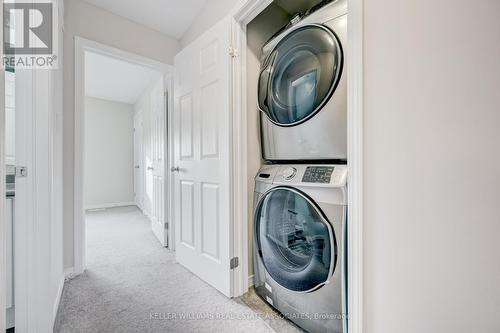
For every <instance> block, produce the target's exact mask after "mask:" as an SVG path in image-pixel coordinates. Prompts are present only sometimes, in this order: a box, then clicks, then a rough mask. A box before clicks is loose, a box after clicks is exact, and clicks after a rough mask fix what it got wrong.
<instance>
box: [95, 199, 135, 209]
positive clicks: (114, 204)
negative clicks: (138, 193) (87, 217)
mask: <svg viewBox="0 0 500 333" xmlns="http://www.w3.org/2000/svg"><path fill="white" fill-rule="evenodd" d="M135 205H136V204H135V202H133V201H130V202H112V203H104V204H97V205H88V206H85V210H91V209H104V208H113V207H125V206H135Z"/></svg>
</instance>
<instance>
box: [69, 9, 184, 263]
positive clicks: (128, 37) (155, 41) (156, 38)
mask: <svg viewBox="0 0 500 333" xmlns="http://www.w3.org/2000/svg"><path fill="white" fill-rule="evenodd" d="M65 6H66V8H65V11H64V13H65V14H64V19H65V31H64V57H65V63H64V254H65V256H64V266H65V267H66V268H70V267H73V256H74V254H73V253H74V252H73V214H74V211H73V193H74V188H73V169H74V151H73V145H74V133H73V129H74V36H80V37H84V38H87V39H91V40H94V41H97V42H100V43H103V44H106V45H110V46H113V47H116V48H119V49H123V50H126V51H129V52H132V53H136V54H139V55H142V56H145V57H148V58H151V59H154V60H158V61H161V62H164V63H167V64H172V63H173V58H174V55H175V54H176V53H177V51H178V49H179V43H178V41H177V40H175V39H173V38H171V37H169V36H166V35H164V34H161V33H159V32H157V31H154V30H151V29H148V28H146V27H144V26H142V25H140V24H138V23H135V22H132V21H130V20H127V19H125V18H123V17H120V16H117V15H114V14H111V13H110V12H107V11H105V10H102V9H99V8H97V7H94V6H92V5H90V4H88V3H86V2H83V1H80V0H66V2H65Z"/></svg>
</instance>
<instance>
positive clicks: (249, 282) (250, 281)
mask: <svg viewBox="0 0 500 333" xmlns="http://www.w3.org/2000/svg"><path fill="white" fill-rule="evenodd" d="M253 277H254V275H253V274H252V275H250V276H249V277H248V288H250V287H253Z"/></svg>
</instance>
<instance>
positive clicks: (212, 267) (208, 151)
mask: <svg viewBox="0 0 500 333" xmlns="http://www.w3.org/2000/svg"><path fill="white" fill-rule="evenodd" d="M229 38H230V35H229V20H227V19H224V20H222V21H220V22H219V23H218V24H217V25H216V26H215V27H213V28H212V29H210V30H209V31H207V32H205V34H203V35H202V36H201V37H199V38H198V39H197V40H196V41H195V42H193V43H192V44H191V45H189V46H188V47H186V48H185V49H184V50H182V51H181V52H180V53H179V54H178V55H177V56H176V57H175V86H174V120H173V121H174V144H173V146H174V159H175V161H174V167H173V168H172V172H174V173H175V177H174V183H175V190H174V193H175V195H174V211H175V213H174V216H175V242H176V244H175V246H176V259H177V261H178V262H179V263H180V264H182V265H183V266H185V267H187V268H188V269H189V270H191V271H192V272H193V273H195V274H196V275H198V276H199V277H201V278H202V279H203V280H205V281H206V282H208V283H209V284H211V285H212V286H214V287H215V288H217V289H218V290H219V291H221V292H222V293H223V294H225V295H227V296H231V290H232V288H231V271H230V267H229V265H230V263H229V262H230V255H231V247H230V243H231V242H230V240H231V239H230V231H231V228H230V218H229V216H230V188H229V186H230V167H229V159H230V138H229V133H230V112H229V68H230V56H229V54H228V47H229Z"/></svg>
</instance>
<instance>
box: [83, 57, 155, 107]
mask: <svg viewBox="0 0 500 333" xmlns="http://www.w3.org/2000/svg"><path fill="white" fill-rule="evenodd" d="M161 75H162V74H161V73H160V72H158V71H155V70H153V69H151V68H148V67H143V66H140V65H136V64H132V63H129V62H126V61H122V60H118V59H115V58H111V57H107V56H104V55H100V54H97V53H93V52H85V96H89V97H96V98H101V99H106V100H110V101H115V102H122V103H128V104H134V103H135V102H136V101H137V100H138V98H139V97H140V96H141V94H142V93H143V92H144V90H146V88H148V87H149V85H150V84H151V83H152V82H153V81H154V80H157V79H159V78H160V77H161Z"/></svg>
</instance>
